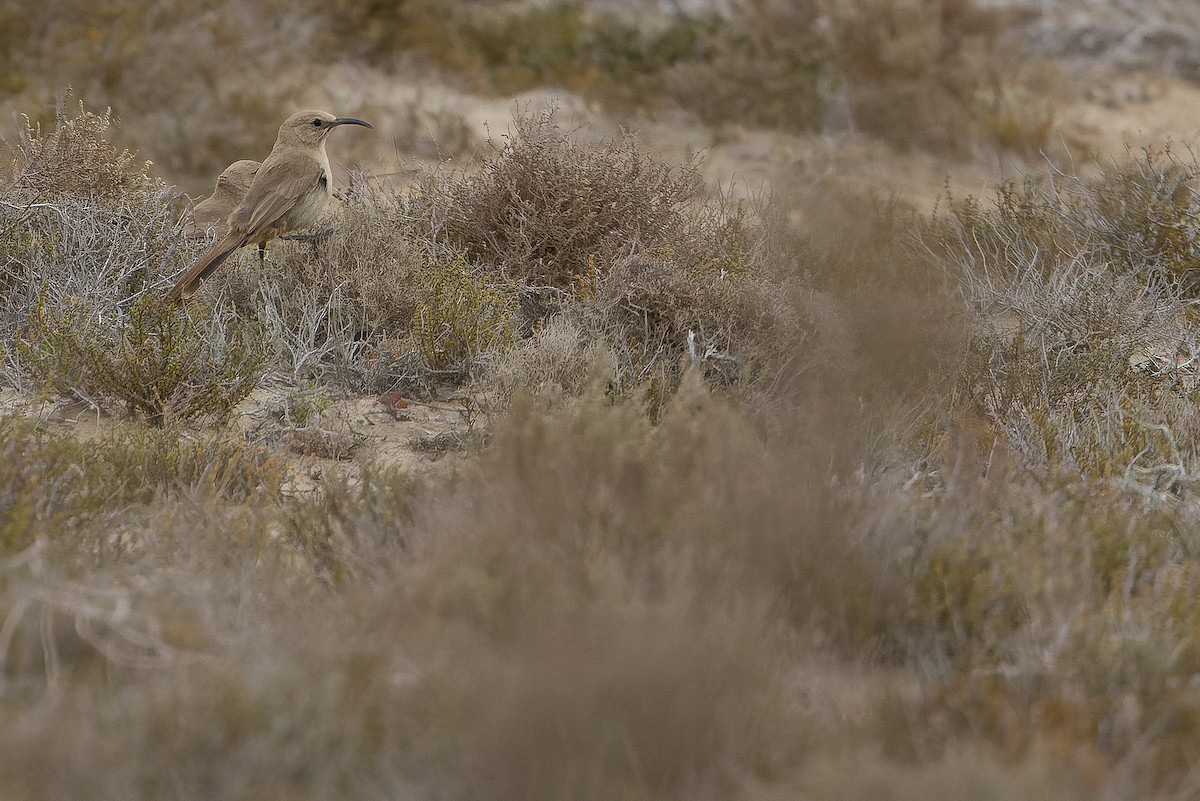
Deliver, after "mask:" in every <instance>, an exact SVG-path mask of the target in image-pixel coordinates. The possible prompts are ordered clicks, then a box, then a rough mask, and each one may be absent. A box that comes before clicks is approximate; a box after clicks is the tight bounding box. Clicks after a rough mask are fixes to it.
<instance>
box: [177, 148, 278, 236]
mask: <svg viewBox="0 0 1200 801" xmlns="http://www.w3.org/2000/svg"><path fill="white" fill-rule="evenodd" d="M261 166H262V162H260V161H251V160H250V159H242V160H241V161H235V162H233V163H232V164H230V165H229V166H228V167H226V168H225V171H224V172H222V173H221V175H220V176H219V177H218V178H217V185H216V186H215V187H213V191H212V194H211V195H209V196H208V197H206V198H204V200H201V201H200V202H199V203H197V204H196V205H195V207H194V208H193V209H192V224H193V226H194V230H195V231H197V232H199V231H203V230H204V229H206V228H213V227H215V226H220V227H221V228H224V226H225V221H226V220H228V219H229V215H230V214H232V213H233V210H234V209H236V208H237V207H238V205H239V204H240V203H241V202H242V198H244V197H245V196H246V192H247V191H249V189H250V184H251V183H252V182H253V181H254V176H255V175H257V174H258V168H259V167H261ZM221 233H225V232H224V231H223V230H222V232H221Z"/></svg>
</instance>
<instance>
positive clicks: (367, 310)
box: [204, 179, 425, 392]
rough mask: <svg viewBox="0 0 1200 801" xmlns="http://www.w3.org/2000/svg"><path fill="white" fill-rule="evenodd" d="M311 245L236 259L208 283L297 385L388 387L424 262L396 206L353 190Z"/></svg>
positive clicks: (398, 367)
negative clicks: (251, 322)
mask: <svg viewBox="0 0 1200 801" xmlns="http://www.w3.org/2000/svg"><path fill="white" fill-rule="evenodd" d="M350 194H351V196H352V199H351V200H350V201H349V202H347V203H341V202H334V203H331V206H333V209H332V211H331V212H330V214H329V215H328V216H327V218H326V219H325V220H324V221H323V222H322V223H321V224H319V225H318V226H317V229H316V231H315V232H312V233H315V234H317V236H316V238H315V239H313V240H311V241H307V242H304V241H295V242H292V241H276V242H275V243H272V245H271V246H270V248H269V249H268V254H267V260H266V262H265V263H264V264H260V263H259V260H258V256H257V254H256V253H254V252H253V249H250V248H247V249H244V250H243V251H241V252H239V253H238V254H236V255H235V256H234V257H233V258H231V259H230V261H229V262H228V263H227V264H226V266H225V267H224V268H223V269H222V271H221V272H220V273H218V275H217V277H216V278H215V279H214V280H210V281H208V282H206V284H205V287H207V288H206V289H205V290H204V291H205V292H220V293H221V295H222V296H224V297H227V298H229V300H230V302H231V303H232V304H233V305H234V307H235V308H236V309H237V310H238V313H239V314H240V315H242V316H245V317H250V318H256V319H258V320H259V321H260V322H261V323H262V325H263V326H264V327H265V329H266V331H267V335H268V339H269V340H270V341H271V342H272V343H274V345H275V348H276V359H277V362H278V363H279V364H280V365H281V366H282V367H283V368H284V369H285V370H286V372H288V373H289V374H290V375H291V376H292V378H293V379H295V380H297V381H301V380H312V379H320V380H322V381H327V382H330V383H332V384H335V385H338V386H344V387H349V388H352V389H355V390H360V391H368V392H369V391H378V390H382V389H385V388H387V387H388V386H389V385H391V384H392V383H393V382H394V381H395V379H396V377H397V374H398V373H404V372H406V371H408V370H410V369H411V365H408V364H406V363H398V362H402V361H403V358H402V356H403V354H399V355H398V354H397V353H396V352H395V351H396V348H397V347H398V345H397V343H398V342H399V341H400V340H402V339H404V338H406V337H407V336H408V333H409V329H410V325H411V322H412V319H413V313H414V311H415V310H416V308H417V305H418V301H419V298H420V297H421V284H420V280H419V276H420V274H421V272H420V271H421V269H422V268H423V265H424V264H425V256H424V254H423V253H422V252H421V249H420V247H419V244H418V243H416V242H414V240H413V238H412V237H411V236H410V235H409V233H408V228H409V224H408V222H407V220H406V218H405V217H404V214H403V208H402V206H401V204H400V203H399V202H398V201H397V200H396V199H395V198H393V197H391V196H388V195H386V194H384V193H379V192H374V191H372V190H370V189H369V188H367V187H365V186H362V185H361V184H360V183H359V182H358V181H357V179H356V180H355V181H354V182H353V183H352V186H351V191H350Z"/></svg>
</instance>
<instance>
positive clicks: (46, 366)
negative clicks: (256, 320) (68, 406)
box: [17, 295, 265, 426]
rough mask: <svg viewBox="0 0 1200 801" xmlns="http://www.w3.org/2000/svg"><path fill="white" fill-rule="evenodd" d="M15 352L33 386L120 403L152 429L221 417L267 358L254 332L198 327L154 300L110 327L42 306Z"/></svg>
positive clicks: (227, 324) (236, 326)
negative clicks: (142, 418)
mask: <svg viewBox="0 0 1200 801" xmlns="http://www.w3.org/2000/svg"><path fill="white" fill-rule="evenodd" d="M17 351H18V354H19V356H20V359H21V363H22V365H23V366H24V367H25V368H26V370H28V372H29V373H30V375H31V377H32V378H33V380H34V382H35V384H37V385H38V386H39V387H42V388H46V389H52V390H55V391H56V392H58V393H59V394H62V395H64V396H67V397H74V396H82V397H83V398H85V399H89V400H94V401H108V400H111V401H118V402H121V403H124V404H126V406H127V407H128V409H129V410H130V411H131V412H134V413H138V414H141V415H144V416H145V418H146V420H147V421H148V422H149V423H151V424H152V425H156V426H161V425H164V424H178V423H183V422H186V421H188V420H191V419H193V418H196V417H199V416H201V415H212V416H214V417H217V418H224V417H227V416H228V415H229V414H230V412H232V410H233V407H234V406H235V405H236V404H237V403H238V402H239V401H241V400H242V399H243V398H245V397H246V396H247V395H248V394H250V392H251V391H252V390H253V389H254V387H255V386H256V385H257V383H258V381H259V370H260V369H261V367H262V365H263V362H264V358H265V354H264V350H263V347H262V342H261V336H260V333H259V332H258V331H256V330H255V329H254V328H253V327H252V326H250V325H248V324H246V323H242V322H238V321H236V320H227V319H221V318H220V317H219V316H217V317H212V318H209V319H203V320H200V321H198V320H196V319H195V318H193V317H192V316H190V315H189V314H187V313H186V312H183V311H180V310H179V309H177V308H175V307H174V306H172V305H171V304H168V303H165V302H164V301H163V300H162V299H160V298H159V297H157V296H155V295H146V296H144V297H143V298H141V299H139V300H137V301H134V302H133V303H132V304H131V305H130V306H129V308H128V310H127V312H126V314H125V315H123V316H122V317H121V318H120V319H118V320H113V321H105V320H102V319H94V318H92V317H91V316H90V315H89V314H88V313H87V309H86V307H83V306H74V307H71V306H68V307H66V308H63V309H54V310H52V309H48V308H46V307H40V308H38V309H37V310H35V312H34V315H33V316H32V318H31V319H30V324H29V330H28V338H27V339H26V340H24V341H21V342H19V343H18V344H17Z"/></svg>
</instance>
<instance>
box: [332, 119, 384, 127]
mask: <svg viewBox="0 0 1200 801" xmlns="http://www.w3.org/2000/svg"><path fill="white" fill-rule="evenodd" d="M329 124H330V125H361V126H362V127H364V128H374V127H375V126H374V125H372V124H371V123H369V122H363V121H362V120H358V119H355V118H354V117H338V118H337V119H335V120H334V121H333V122H331V123H329Z"/></svg>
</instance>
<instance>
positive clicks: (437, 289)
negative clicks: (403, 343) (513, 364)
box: [412, 259, 518, 372]
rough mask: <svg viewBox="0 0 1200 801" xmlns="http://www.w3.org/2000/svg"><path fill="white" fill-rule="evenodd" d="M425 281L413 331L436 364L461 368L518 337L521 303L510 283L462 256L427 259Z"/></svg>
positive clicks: (423, 352)
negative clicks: (484, 270)
mask: <svg viewBox="0 0 1200 801" xmlns="http://www.w3.org/2000/svg"><path fill="white" fill-rule="evenodd" d="M420 284H421V287H422V294H423V297H422V298H421V301H420V302H419V303H418V305H417V308H416V310H415V311H414V312H413V318H412V336H413V341H414V343H415V345H416V347H417V350H418V352H420V354H421V356H422V358H423V359H424V360H425V364H426V365H427V366H428V367H430V368H431V369H433V370H436V371H439V372H456V371H462V370H464V369H465V368H466V367H468V365H469V363H470V362H471V360H472V359H475V358H477V357H479V356H480V355H481V354H484V353H487V352H495V351H501V350H503V349H504V348H506V347H507V346H508V345H509V344H511V342H512V341H513V337H514V335H515V331H516V318H517V309H518V303H517V294H516V291H515V290H514V288H513V287H512V286H511V284H507V283H505V282H503V280H500V281H496V280H494V279H493V280H490V281H489V277H488V276H487V275H486V274H481V273H480V271H478V270H477V269H475V268H472V267H471V265H469V264H468V263H467V262H466V261H464V260H463V259H456V260H452V261H436V262H434V263H432V264H430V265H428V266H427V267H426V268H425V270H424V271H423V273H422V277H421V279H420Z"/></svg>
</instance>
